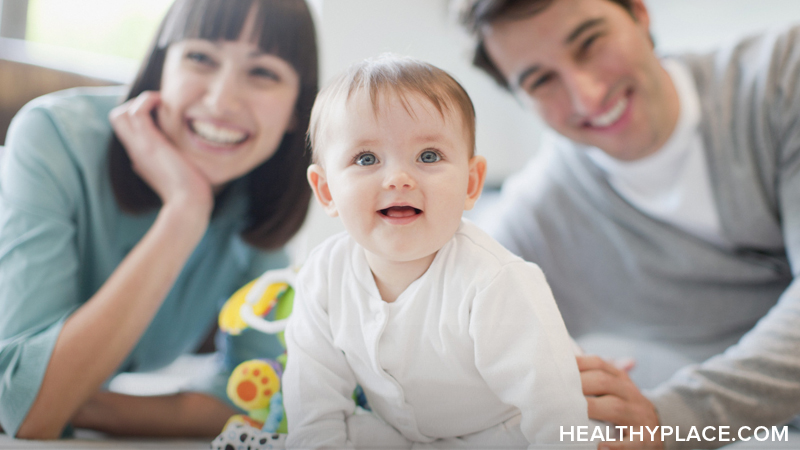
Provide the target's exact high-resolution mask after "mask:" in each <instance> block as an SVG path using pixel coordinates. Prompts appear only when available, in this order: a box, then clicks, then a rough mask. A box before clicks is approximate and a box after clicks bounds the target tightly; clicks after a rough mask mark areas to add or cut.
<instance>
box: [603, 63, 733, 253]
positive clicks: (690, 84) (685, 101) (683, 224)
mask: <svg viewBox="0 0 800 450" xmlns="http://www.w3.org/2000/svg"><path fill="white" fill-rule="evenodd" d="M662 65H663V66H664V68H665V69H666V70H667V72H668V73H669V75H670V78H671V79H672V82H673V83H674V84H675V89H676V90H677V92H678V99H679V101H680V113H679V114H680V115H679V117H678V123H677V125H676V126H675V130H674V131H673V133H672V135H671V136H670V138H669V140H667V142H666V143H665V144H664V146H663V147H662V148H661V149H659V150H658V151H657V152H655V153H654V154H652V155H649V156H647V157H645V158H642V159H639V160H636V161H620V160H618V159H615V158H612V157H611V156H609V155H607V154H606V153H605V152H603V151H602V150H600V149H599V148H592V149H590V150H589V151H588V155H589V157H590V158H591V160H592V161H593V162H594V163H595V164H597V166H598V167H600V168H601V169H602V170H603V171H604V172H605V174H606V176H607V178H608V182H609V184H610V185H611V187H613V188H614V190H615V191H616V192H617V193H618V194H619V195H620V196H622V198H624V199H625V200H627V201H628V202H630V203H631V204H632V205H633V206H635V207H636V208H638V209H639V210H640V211H642V212H644V213H645V214H648V215H650V216H651V217H654V218H656V219H659V220H662V221H664V222H667V223H669V224H671V225H674V226H676V227H678V228H680V229H682V230H684V231H686V232H687V233H690V234H693V235H695V236H697V237H699V238H701V239H703V240H705V241H707V242H711V243H713V244H717V245H726V240H725V239H724V238H723V236H722V229H721V225H720V220H719V214H718V213H717V208H716V203H715V200H714V196H713V192H712V191H711V179H710V175H709V172H708V167H707V163H706V155H705V150H704V148H703V141H702V137H701V135H700V129H699V125H700V99H699V97H698V95H697V89H696V87H695V85H694V81H693V80H692V76H691V74H690V73H689V69H688V68H687V67H685V66H684V65H683V64H682V63H680V62H678V61H676V60H672V59H667V60H664V61H662Z"/></svg>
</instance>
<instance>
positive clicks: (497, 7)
mask: <svg viewBox="0 0 800 450" xmlns="http://www.w3.org/2000/svg"><path fill="white" fill-rule="evenodd" d="M553 1H554V0H463V3H462V5H461V11H460V17H459V19H460V20H461V24H462V25H464V27H466V28H467V29H468V30H469V31H470V32H472V33H473V34H474V35H476V36H477V37H478V42H477V44H476V45H475V51H474V53H473V55H472V65H473V66H475V67H477V68H479V69H481V70H483V71H484V72H486V73H487V74H489V76H491V77H492V78H493V79H494V80H495V81H496V82H497V84H499V85H500V86H502V87H504V88H506V89H509V90H510V89H511V86H509V85H508V80H506V77H505V76H503V74H502V73H501V72H500V69H498V68H497V66H496V65H495V63H494V61H492V59H491V58H490V57H489V53H487V51H486V46H485V45H484V43H483V36H482V34H481V33H482V32H481V29H482V28H483V27H484V26H486V25H491V24H492V23H495V22H497V21H501V20H515V19H521V18H524V17H529V16H533V15H535V14H538V13H540V12H542V11H543V10H544V9H546V8H547V7H548V6H550V4H551V3H553ZM608 1H610V2H612V3H616V4H618V5H619V6H621V7H622V8H623V9H625V11H627V12H628V13H629V14H630V15H631V16H633V3H632V1H631V0H608ZM651 40H652V38H651Z"/></svg>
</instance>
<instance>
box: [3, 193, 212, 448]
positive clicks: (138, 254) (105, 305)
mask: <svg viewBox="0 0 800 450" xmlns="http://www.w3.org/2000/svg"><path fill="white" fill-rule="evenodd" d="M207 225H208V214H207V211H206V210H204V209H199V208H193V207H191V206H185V205H180V204H178V205H165V206H164V207H162V209H161V211H160V212H159V214H158V217H157V218H156V221H155V222H154V224H153V225H152V227H151V228H150V229H149V230H148V232H147V233H146V234H145V236H144V237H143V238H142V240H141V241H139V243H138V244H137V245H136V246H135V247H134V248H133V250H131V252H130V253H129V254H128V255H127V256H126V257H125V259H124V260H123V261H122V263H121V264H120V265H119V266H118V267H117V269H116V270H115V271H114V272H113V273H112V275H111V276H110V277H109V279H108V280H107V281H106V282H105V284H103V286H102V287H101V288H100V289H99V290H98V291H97V293H95V295H94V296H92V297H91V298H90V299H89V300H88V301H87V302H86V303H85V304H84V305H83V306H81V307H80V308H78V309H77V310H76V311H75V312H74V313H73V314H72V315H71V316H70V317H69V318H67V320H66V322H65V323H64V326H63V328H62V330H61V333H60V334H59V337H58V339H57V340H56V344H55V347H54V349H53V354H52V356H51V358H50V361H49V364H48V366H47V370H46V371H45V374H44V379H43V381H42V386H41V388H40V390H39V393H38V395H37V397H36V399H35V400H34V402H33V405H32V406H31V409H30V410H29V412H28V415H27V416H26V418H25V420H24V422H23V423H22V425H21V426H20V428H19V430H18V433H17V436H18V437H21V438H28V439H54V438H57V437H58V436H59V435H60V433H61V431H62V429H63V428H64V426H65V425H66V423H67V421H68V420H69V418H70V417H72V415H73V414H74V413H75V412H76V411H77V410H78V408H79V407H80V406H81V405H83V404H84V403H85V402H86V401H87V400H88V399H89V398H90V397H91V396H92V395H93V394H94V393H95V392H97V390H98V389H99V388H100V386H101V385H102V384H103V382H104V381H105V380H106V379H108V377H109V376H111V375H112V374H113V373H114V371H115V370H116V369H117V368H118V367H119V365H120V364H121V363H122V361H123V360H124V359H125V357H126V356H127V355H128V353H130V351H131V349H132V348H133V347H134V346H135V345H136V343H137V342H138V341H139V338H140V337H141V336H142V334H143V333H144V331H145V330H146V329H147V327H148V325H149V324H150V322H151V321H152V319H153V317H154V316H155V314H156V312H157V311H158V309H159V308H160V306H161V304H162V302H163V300H164V298H165V297H166V295H167V294H168V293H169V291H170V289H171V288H172V285H173V283H174V282H175V279H176V278H177V277H178V275H179V274H180V272H181V270H182V268H183V266H184V264H185V263H186V261H187V259H188V258H189V256H190V255H191V253H192V251H193V250H194V248H195V247H196V246H197V243H198V242H199V241H200V239H201V238H202V236H203V234H204V233H205V230H206V227H207Z"/></svg>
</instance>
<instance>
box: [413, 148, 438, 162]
mask: <svg viewBox="0 0 800 450" xmlns="http://www.w3.org/2000/svg"><path fill="white" fill-rule="evenodd" d="M419 160H420V161H421V162H424V163H435V162H439V161H441V160H442V156H441V155H440V154H439V153H438V152H435V151H433V150H425V151H424V152H422V154H421V155H419Z"/></svg>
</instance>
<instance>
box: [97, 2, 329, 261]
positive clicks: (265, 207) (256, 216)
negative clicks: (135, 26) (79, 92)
mask: <svg viewBox="0 0 800 450" xmlns="http://www.w3.org/2000/svg"><path fill="white" fill-rule="evenodd" d="M253 8H255V14H256V17H255V22H254V25H255V26H254V28H253V36H250V38H251V41H252V42H254V43H256V44H257V45H258V47H259V48H260V49H261V50H263V51H264V52H266V53H270V54H273V55H276V56H278V57H280V58H281V59H283V60H285V61H286V62H288V63H289V64H290V65H291V66H292V67H293V68H294V70H295V72H297V74H298V75H299V78H300V92H299V94H298V97H297V103H296V105H295V120H294V125H293V127H292V128H291V130H289V131H288V132H287V133H286V134H285V135H284V137H283V140H282V141H281V143H280V144H279V146H278V149H277V150H276V152H275V154H273V156H272V157H271V158H270V159H269V160H267V161H266V162H264V163H263V164H261V165H260V166H258V167H257V168H255V169H253V170H252V171H251V172H250V173H249V174H247V175H245V176H244V178H245V179H246V183H247V185H248V193H249V204H250V206H249V214H248V223H247V224H245V229H244V231H243V232H242V238H243V239H244V240H245V241H246V242H248V243H250V244H251V245H254V246H257V247H260V248H263V249H276V248H280V247H281V246H283V245H284V244H285V243H286V242H287V241H288V240H289V239H290V238H291V237H292V236H293V235H294V234H295V233H296V232H297V230H298V229H299V228H300V226H301V225H302V224H303V221H304V220H305V216H306V212H307V210H308V204H309V200H310V198H311V189H310V187H309V186H308V182H307V181H306V169H307V168H308V165H309V164H310V152H307V151H306V144H305V131H306V130H307V128H308V120H309V116H310V114H311V107H312V105H313V103H314V98H315V97H316V95H317V90H318V69H317V44H316V33H315V31H314V23H313V21H312V18H311V13H310V11H309V9H308V6H307V4H306V2H305V1H304V0H177V1H176V2H175V3H174V4H173V5H172V7H171V8H170V10H169V11H168V12H167V15H166V17H165V18H164V20H163V22H162V23H161V26H160V28H159V31H158V33H157V35H156V37H155V39H154V40H153V43H152V44H151V49H150V52H149V54H148V57H147V59H146V60H145V61H144V62H143V64H142V67H141V69H140V71H139V74H138V75H137V77H136V79H135V80H134V82H133V83H132V85H131V90H130V92H129V94H128V96H127V99H131V98H134V97H136V96H138V95H139V94H141V93H142V92H144V91H147V90H159V89H160V86H161V73H162V71H163V66H164V58H165V56H166V51H167V48H168V47H169V46H170V45H171V44H172V43H175V42H178V41H181V40H183V39H205V40H209V41H220V40H227V41H235V40H238V39H239V37H240V35H241V32H242V29H243V27H244V24H245V21H246V20H247V18H248V14H249V13H250V11H251V10H252V9H253ZM109 152H110V155H109V160H110V170H111V182H112V187H113V190H114V195H115V197H116V199H117V202H118V203H119V204H120V207H121V208H122V209H123V210H125V211H127V212H131V213H142V212H147V211H150V210H153V209H156V208H158V207H160V205H161V201H160V199H159V198H158V196H157V195H156V194H155V192H153V190H152V189H151V188H150V187H149V186H148V185H147V184H146V183H145V182H144V181H143V180H142V179H141V178H140V177H139V176H138V175H136V173H135V172H134V171H133V168H132V166H131V162H130V159H129V158H128V155H127V153H126V151H125V148H124V147H123V146H122V144H121V143H120V142H119V139H117V138H116V136H114V138H113V139H112V142H111V143H110V145H109ZM223 197H224V195H220V196H218V197H217V202H221V201H224V198H223Z"/></svg>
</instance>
